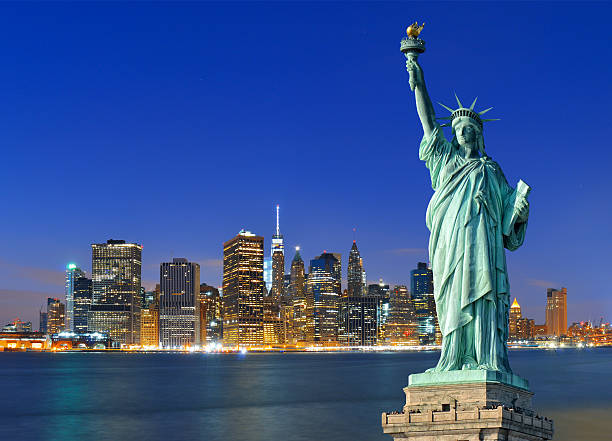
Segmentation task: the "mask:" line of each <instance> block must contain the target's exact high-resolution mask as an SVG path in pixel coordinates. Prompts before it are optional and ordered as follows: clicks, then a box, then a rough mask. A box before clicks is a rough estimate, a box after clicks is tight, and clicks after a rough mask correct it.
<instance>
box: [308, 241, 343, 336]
mask: <svg viewBox="0 0 612 441" xmlns="http://www.w3.org/2000/svg"><path fill="white" fill-rule="evenodd" d="M341 268H342V267H341V260H340V254H336V253H327V252H324V253H323V254H321V255H320V256H317V257H315V258H314V259H312V260H311V261H310V267H309V270H308V281H307V284H306V338H307V341H308V342H311V343H315V344H321V345H330V344H332V345H333V344H334V343H337V341H338V301H339V299H340V295H341V277H342V275H341V271H342V270H341Z"/></svg>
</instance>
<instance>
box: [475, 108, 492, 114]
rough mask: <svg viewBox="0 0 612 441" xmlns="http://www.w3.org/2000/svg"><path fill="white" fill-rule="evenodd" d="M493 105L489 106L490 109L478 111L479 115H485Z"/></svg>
mask: <svg viewBox="0 0 612 441" xmlns="http://www.w3.org/2000/svg"><path fill="white" fill-rule="evenodd" d="M492 108H493V107H489V108H488V109H485V110H483V111H482V112H478V114H479V115H484V114H485V113H487V112H488V111H489V110H491V109H492Z"/></svg>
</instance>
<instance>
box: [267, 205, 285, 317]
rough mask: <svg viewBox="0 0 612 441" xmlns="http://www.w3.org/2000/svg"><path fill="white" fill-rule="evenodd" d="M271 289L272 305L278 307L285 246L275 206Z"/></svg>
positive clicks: (283, 275)
mask: <svg viewBox="0 0 612 441" xmlns="http://www.w3.org/2000/svg"><path fill="white" fill-rule="evenodd" d="M271 254H272V289H271V292H270V294H271V295H272V297H273V300H274V304H275V305H276V306H278V305H280V303H281V301H282V300H283V299H284V297H285V285H284V277H285V244H284V239H283V235H282V234H281V233H280V206H279V205H277V206H276V233H275V234H274V235H273V236H272V248H271Z"/></svg>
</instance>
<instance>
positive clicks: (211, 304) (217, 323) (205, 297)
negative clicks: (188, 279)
mask: <svg viewBox="0 0 612 441" xmlns="http://www.w3.org/2000/svg"><path fill="white" fill-rule="evenodd" d="M221 314H222V304H221V295H220V294H219V290H218V289H217V288H215V287H214V286H210V285H207V284H206V283H202V284H200V317H201V320H200V329H201V333H200V343H201V344H202V345H204V344H205V343H221V341H222V340H223V319H222V315H221Z"/></svg>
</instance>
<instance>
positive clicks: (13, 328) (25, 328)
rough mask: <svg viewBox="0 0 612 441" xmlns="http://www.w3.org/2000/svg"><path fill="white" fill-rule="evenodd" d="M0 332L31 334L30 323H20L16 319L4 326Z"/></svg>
mask: <svg viewBox="0 0 612 441" xmlns="http://www.w3.org/2000/svg"><path fill="white" fill-rule="evenodd" d="M2 332H32V322H22V321H21V320H19V319H18V318H17V319H15V320H13V321H12V322H11V323H8V324H7V325H6V326H4V327H3V328H2Z"/></svg>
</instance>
